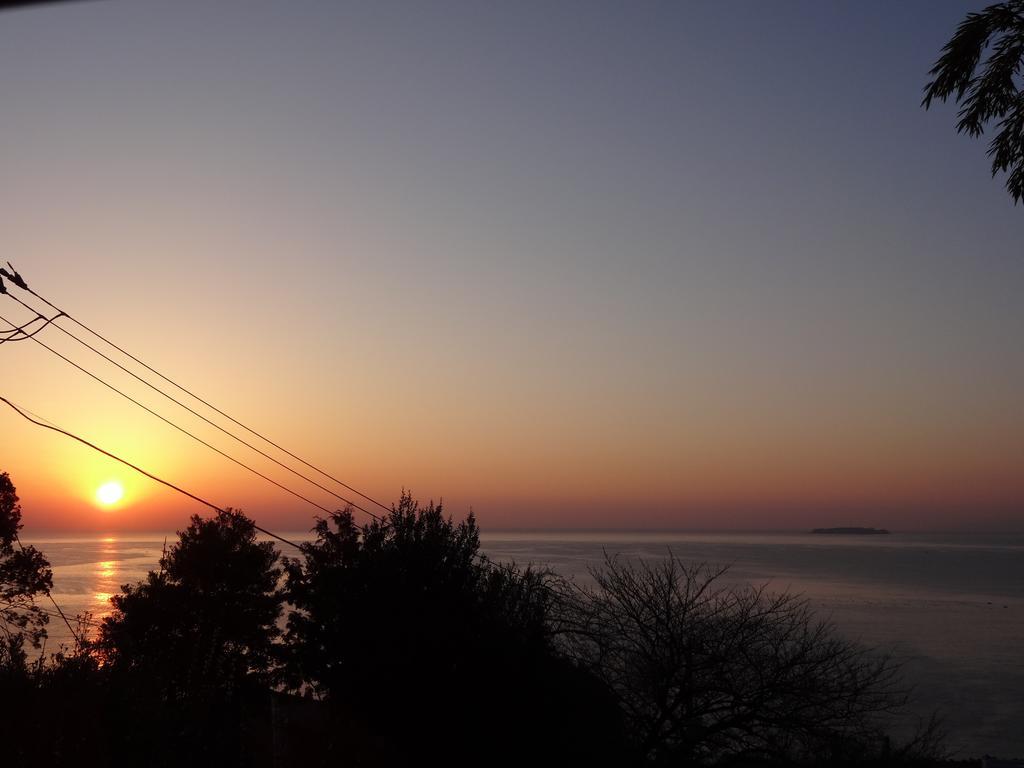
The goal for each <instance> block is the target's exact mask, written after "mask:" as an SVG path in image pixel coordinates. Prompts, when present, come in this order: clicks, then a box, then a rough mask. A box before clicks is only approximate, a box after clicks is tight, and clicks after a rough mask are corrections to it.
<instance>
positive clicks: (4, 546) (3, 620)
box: [0, 472, 53, 668]
mask: <svg viewBox="0 0 1024 768" xmlns="http://www.w3.org/2000/svg"><path fill="white" fill-rule="evenodd" d="M21 527H22V526H21V506H20V505H19V504H18V494H17V491H16V489H15V487H14V483H12V482H11V478H10V476H9V475H8V474H7V473H6V472H3V473H0V668H11V667H19V666H24V664H25V662H26V655H25V643H26V642H27V643H28V645H29V646H30V647H32V648H38V647H39V644H40V641H41V640H42V639H43V638H44V637H45V636H46V623H47V618H48V617H47V615H46V613H45V612H44V611H43V610H42V609H41V608H40V607H39V606H38V605H37V604H36V598H37V597H39V596H41V595H45V594H47V592H48V591H49V589H50V588H51V587H52V586H53V573H52V571H51V570H50V564H49V563H48V562H47V560H46V558H45V557H43V554H42V553H41V552H39V551H38V550H36V548H35V547H32V546H28V547H22V546H21V542H20V541H19V539H18V531H20V530H21Z"/></svg>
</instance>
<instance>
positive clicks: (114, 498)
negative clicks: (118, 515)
mask: <svg viewBox="0 0 1024 768" xmlns="http://www.w3.org/2000/svg"><path fill="white" fill-rule="evenodd" d="M122 496H124V486H123V485H121V484H120V483H119V482H117V481H116V480H112V481H110V482H109V483H104V484H103V485H101V486H100V487H99V488H97V489H96V501H98V502H99V503H100V504H102V505H103V506H105V507H109V506H111V505H112V504H117V502H119V501H120V500H121V497H122Z"/></svg>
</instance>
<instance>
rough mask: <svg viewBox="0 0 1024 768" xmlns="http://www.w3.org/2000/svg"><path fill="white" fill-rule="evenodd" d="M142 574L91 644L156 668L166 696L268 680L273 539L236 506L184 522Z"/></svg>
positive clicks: (274, 609) (109, 657) (119, 662)
mask: <svg viewBox="0 0 1024 768" xmlns="http://www.w3.org/2000/svg"><path fill="white" fill-rule="evenodd" d="M178 536H179V540H178V542H177V543H176V544H174V546H172V547H171V548H170V550H169V551H168V552H167V553H166V554H165V555H164V556H163V557H162V558H161V560H160V570H159V571H150V573H149V575H148V576H147V578H146V580H145V581H143V582H140V583H138V584H135V585H131V584H126V585H125V586H124V587H122V589H123V590H124V591H123V593H122V594H120V595H116V596H115V597H113V598H112V599H111V602H112V603H113V606H114V612H113V614H112V615H111V616H109V617H108V618H106V619H104V620H103V623H102V625H101V627H100V632H99V638H98V639H97V642H96V647H97V649H98V650H99V651H100V652H101V653H102V655H103V656H104V658H105V660H106V662H107V663H109V664H110V665H112V666H113V667H115V668H128V669H131V668H141V669H145V670H146V672H147V674H151V675H155V676H156V678H157V679H159V680H160V681H161V682H162V684H163V685H165V686H166V693H167V695H168V696H170V697H174V696H178V695H181V694H182V693H184V692H186V691H188V690H190V689H192V688H193V687H196V686H206V685H218V686H223V685H232V684H235V683H237V682H239V681H241V680H243V679H245V678H247V677H249V676H252V675H256V676H259V677H261V678H264V679H266V678H267V676H268V675H269V673H270V671H271V666H272V656H273V645H274V640H275V638H277V637H278V635H279V634H280V630H279V629H278V627H277V623H276V622H277V619H278V617H279V616H280V614H281V594H280V592H279V591H278V580H279V578H280V576H281V569H280V568H278V567H277V562H278V559H279V555H278V553H277V551H276V550H275V548H274V546H273V544H271V543H269V542H258V541H257V540H256V529H255V528H254V526H253V522H252V520H250V519H249V518H247V517H245V515H243V514H241V513H240V512H237V511H232V510H228V511H226V512H220V513H218V514H217V515H216V517H213V518H210V519H203V518H201V517H199V516H198V515H197V516H193V518H192V521H191V523H190V525H189V526H188V528H186V529H185V530H184V531H180V532H179V534H178Z"/></svg>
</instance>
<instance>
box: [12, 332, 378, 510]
mask: <svg viewBox="0 0 1024 768" xmlns="http://www.w3.org/2000/svg"><path fill="white" fill-rule="evenodd" d="M0 320H2V321H3V322H5V323H7V324H8V325H11V321H10V320H8V319H7V318H5V317H4V316H3V315H0ZM32 341H34V342H35V343H36V344H38V345H40V346H41V347H43V348H44V349H47V350H49V351H50V352H52V353H53V354H54V355H56V356H57V357H59V358H60V359H61V360H63V361H64V362H66V363H68V364H69V365H71V366H74V367H75V368H77V369H78V370H80V371H81V372H82V373H84V374H85V375H87V376H89V377H90V378H91V379H94V380H95V381H98V382H99V383H100V384H102V385H103V386H105V387H106V388H107V389H109V390H111V391H112V392H116V393H117V394H119V395H120V396H121V397H123V398H124V399H125V400H128V401H129V402H131V403H133V404H135V405H137V406H138V407H139V408H141V409H142V410H144V411H146V412H147V413H149V414H151V415H153V416H156V418H158V419H160V421H162V422H164V423H165V424H168V425H169V426H172V427H174V428H175V429H176V430H178V431H179V432H181V433H182V434H184V435H188V436H189V437H191V438H192V439H193V440H195V441H196V442H197V443H199V444H200V445H204V446H206V447H207V448H209V449H210V450H211V451H213V452H214V453H217V454H219V455H221V456H223V457H224V458H225V459H227V460H228V461H231V462H234V463H235V464H237V465H238V466H240V467H243V468H244V469H247V470H249V471H250V472H252V473H253V474H254V475H256V476H257V477H260V478H263V479H264V480H266V481H267V482H268V483H270V484H271V485H275V486H277V487H278V488H280V489H281V490H282V491H286V492H287V493H290V494H291V495H292V496H294V497H296V498H297V499H301V500H302V501H304V502H306V503H307V504H311V505H312V506H314V507H316V508H317V509H319V510H322V511H323V512H326V513H327V514H331V510H330V509H328V508H327V507H325V506H323V505H322V504H318V503H317V502H315V501H313V500H312V499H310V498H308V497H307V496H303V495H302V494H301V493H299V492H298V491H293V490H292V489H291V488H289V487H288V486H286V485H282V484H281V483H279V482H277V481H276V480H274V479H273V478H271V477H268V476H267V475H265V474H263V473H262V472H260V471H259V470H258V469H254V468H253V467H250V466H249V465H248V464H246V463H245V462H243V461H241V460H240V459H236V458H235V457H234V456H232V455H230V454H228V453H225V452H224V451H222V450H221V449H220V448H217V447H216V446H214V445H212V444H210V443H208V442H206V441H205V440H203V438H201V437H199V436H198V435H196V434H193V433H192V432H189V431H188V430H187V429H185V428H184V427H181V426H178V425H177V424H175V423H174V422H173V421H171V420H170V419H168V418H167V417H165V416H162V415H160V414H159V413H157V412H156V411H154V410H153V409H152V408H150V407H149V406H147V405H144V404H143V403H141V402H139V401H138V400H136V399H135V398H134V397H132V396H131V395H129V394H127V393H126V392H123V391H122V390H120V389H118V388H117V387H115V386H114V385H113V384H110V383H108V382H106V381H104V380H103V379H102V378H100V377H99V376H97V375H96V374H94V373H93V372H92V371H89V370H87V369H86V368H83V367H82V366H80V365H79V364H78V363H76V362H75V361H74V360H72V359H71V358H68V357H65V356H64V355H62V354H61V353H60V352H58V351H57V350H55V349H54V348H53V347H51V346H48V345H47V344H45V343H43V342H41V341H39V339H36V338H33V339H32ZM342 501H345V502H346V503H348V504H351V502H349V501H348V500H347V499H342ZM352 506H354V507H356V505H355V504H352ZM357 508H358V509H362V507H357ZM363 511H364V512H366V510H363ZM367 514H372V513H370V512H367Z"/></svg>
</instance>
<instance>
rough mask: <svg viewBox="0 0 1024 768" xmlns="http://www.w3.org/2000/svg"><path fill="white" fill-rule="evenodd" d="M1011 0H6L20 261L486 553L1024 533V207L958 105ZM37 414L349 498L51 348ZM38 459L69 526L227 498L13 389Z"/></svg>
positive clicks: (127, 342)
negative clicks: (45, 2)
mask: <svg viewBox="0 0 1024 768" xmlns="http://www.w3.org/2000/svg"><path fill="white" fill-rule="evenodd" d="M981 5H982V4H980V3H973V4H972V3H969V2H963V1H958V2H951V1H941V2H940V1H938V0H927V2H904V3H899V4H894V3H888V2H856V3H853V2H850V3H818V2H779V3H756V2H748V3H739V4H737V3H729V4H724V3H710V2H708V3H705V2H676V3H667V2H638V3H602V2H593V1H588V2H556V3H550V2H546V3H540V2H516V3H503V4H498V3H473V2H465V3H454V2H453V3H447V2H430V3H402V2H394V3H393V2H386V1H383V2H382V1H380V0H374V2H288V3H282V2H263V1H254V0H246V2H219V3H201V2H176V3H152V2H117V1H116V0H104V1H101V2H86V3H72V4H57V5H50V6H42V7H37V8H29V9H21V10H15V11H7V12H4V13H0V100H2V101H0V103H2V104H3V105H4V107H3V112H2V124H3V129H2V130H0V178H2V179H3V183H2V184H0V232H2V233H3V239H2V241H0V242H2V254H0V255H2V257H3V258H2V259H0V260H7V259H10V261H11V262H13V263H14V265H15V266H16V267H17V268H18V270H19V271H20V272H21V273H22V274H23V275H24V277H25V278H26V280H28V282H29V284H30V286H31V287H32V288H33V289H35V290H36V291H37V292H38V293H39V294H41V295H42V296H45V297H46V298H48V299H49V300H50V301H52V302H54V303H55V304H56V305H58V306H60V307H61V308H63V309H65V310H66V311H68V312H69V313H70V314H72V315H73V316H75V317H76V318H77V319H79V320H82V321H83V322H84V323H86V324H87V325H88V326H89V327H91V328H93V329H96V330H98V331H100V332H101V333H103V334H104V335H105V336H107V337H108V338H110V339H111V340H113V341H115V342H116V343H117V344H118V345H120V346H122V347H124V348H125V349H127V350H129V351H131V352H132V353H134V354H135V355H136V356H138V357H140V358H141V359H143V360H144V361H146V362H147V363H149V364H150V365H152V366H153V367H155V368H157V369H158V370H160V371H161V372H163V373H166V374H168V375H169V376H170V377H171V378H173V379H174V380H175V381H177V382H180V383H183V384H185V385H186V386H187V387H189V388H190V389H192V390H193V391H194V392H196V393H198V394H200V395H201V396H203V397H204V398H205V399H207V400H209V401H210V402H212V403H214V404H215V405H217V406H219V407H220V408H221V409H223V410H224V411H226V412H227V413H229V414H231V415H232V416H233V417H235V418H237V419H239V420H240V421H242V422H244V423H246V424H248V425H250V426H252V427H254V428H256V429H257V430H258V431H260V432H261V433H263V434H265V435H267V436H269V437H271V438H272V439H274V440H275V441H276V442H278V443H280V444H281V445H283V446H285V447H286V448H288V449H290V450H292V451H293V452H295V453H296V454H298V455H300V456H302V457H303V458H305V459H306V460H308V461H310V462H311V463H313V464H315V465H317V466H319V467H322V468H324V469H327V470H329V471H330V472H331V474H333V475H335V476H336V477H338V478H340V479H342V480H344V481H345V482H346V483H348V484H349V485H351V486H353V487H355V488H358V489H359V490H361V491H363V492H365V493H367V494H369V495H370V496H373V497H375V498H378V499H380V500H384V501H385V503H390V502H391V501H393V500H396V499H397V498H398V496H399V494H400V493H401V492H402V489H403V488H404V489H408V490H409V491H410V492H411V493H412V494H413V495H414V496H415V497H417V498H419V499H421V500H423V501H427V500H430V499H433V500H441V499H443V501H444V504H445V507H446V509H447V510H448V511H449V512H450V513H452V514H453V515H455V516H456V517H461V516H463V515H465V514H466V513H467V512H468V511H469V510H470V509H472V510H473V511H474V513H475V514H476V515H477V517H478V519H479V521H480V523H481V525H482V526H483V527H484V529H485V530H488V529H492V530H493V529H538V528H544V529H572V528H590V529H604V528H607V529H632V528H639V529H686V530H708V529H721V530H725V529H746V530H775V529H800V528H806V527H808V526H819V525H844V524H845V525H881V526H885V527H889V528H894V529H900V530H909V529H919V530H1008V529H1013V530H1020V529H1022V528H1024V397H1022V395H1021V393H1022V392H1024V343H1022V342H1021V329H1022V328H1024V302H1022V301H1021V296H1022V295H1024V253H1022V252H1021V245H1020V244H1021V242H1022V240H1024V238H1022V235H1024V219H1022V215H1021V212H1020V210H1019V209H1015V208H1014V206H1013V203H1012V201H1011V199H1010V198H1009V196H1008V195H1007V193H1006V192H1005V190H1004V188H1003V186H1002V180H1001V179H995V180H993V179H992V178H991V177H990V174H989V170H988V162H987V158H986V156H985V144H984V142H981V141H976V140H971V139H968V138H966V137H961V136H958V135H956V132H955V130H954V125H953V122H954V110H953V108H952V107H951V106H949V107H940V108H938V109H936V108H933V109H932V110H931V111H930V112H926V111H924V110H923V109H922V108H921V107H920V101H921V93H922V88H923V86H924V84H925V83H926V82H927V71H928V69H929V68H930V67H931V65H932V63H933V62H934V60H935V58H936V57H937V54H938V52H939V50H940V48H941V47H942V45H943V43H944V42H945V41H946V39H948V37H949V36H950V35H951V33H952V32H953V30H954V29H955V26H956V24H957V23H958V22H959V20H960V19H961V18H962V17H963V15H964V14H965V13H966V12H967V11H968V10H971V9H974V8H978V7H980V6H981ZM22 298H24V295H23V294H22ZM37 303H38V302H37ZM0 316H2V317H4V318H8V319H11V320H15V319H17V320H16V322H18V323H21V322H24V321H25V320H27V319H29V318H31V317H32V315H31V314H29V313H28V312H27V311H25V310H24V309H22V308H21V307H19V306H18V305H16V304H14V303H13V302H12V301H11V300H10V299H9V298H6V297H0ZM61 323H62V324H63V325H64V327H66V328H68V329H69V330H72V331H76V330H77V331H78V332H80V333H84V332H82V331H81V329H76V327H75V326H74V325H72V324H70V323H69V321H67V320H62V321H61ZM7 327H8V326H6V325H4V324H3V323H0V328H7ZM38 339H39V340H40V341H45V342H46V343H47V344H49V345H51V346H52V347H53V348H54V349H56V350H58V351H60V352H61V353H62V354H65V355H67V356H68V357H70V358H72V359H73V360H75V361H76V362H78V363H79V364H80V365H82V366H83V367H87V368H88V369H89V370H91V371H92V372H94V373H96V374H97V375H99V376H101V377H102V378H103V379H105V380H106V381H108V382H110V383H111V384H113V385H114V386H117V387H118V388H122V389H124V391H126V392H127V393H129V394H131V395H132V396H133V397H135V398H137V399H139V400H140V401H142V402H144V403H145V404H147V405H148V406H149V407H151V408H152V409H153V410H157V411H158V412H160V413H161V414H162V415H165V416H166V417H167V418H169V419H171V420H172V421H174V422H175V423H178V424H179V425H181V426H183V427H185V428H187V429H188V430H190V431H193V432H194V433H195V434H196V435H197V436H199V437H202V438H203V439H204V440H207V441H208V442H210V443H212V444H214V445H215V446H216V447H218V448H219V449H220V450H222V451H224V452H225V453H229V454H231V455H232V456H234V457H236V458H239V459H240V460H242V461H244V462H245V463H247V464H251V466H252V467H253V468H255V469H257V470H258V471H260V472H262V473H264V474H267V475H268V476H270V477H271V478H272V479H275V480H276V481H277V482H279V483H281V484H282V485H286V486H288V487H290V488H291V489H292V490H294V491H297V492H299V493H301V494H302V495H305V496H308V497H309V498H310V499H311V500H312V501H315V502H316V503H317V504H319V505H321V506H322V507H325V508H328V509H334V508H336V507H338V506H341V505H342V502H341V501H339V500H338V499H337V498H335V497H334V496H331V495H329V494H326V493H324V492H323V491H321V490H320V489H318V488H316V487H315V486H311V485H309V484H308V483H306V482H305V481H304V480H302V479H301V478H298V477H296V476H295V475H292V474H289V473H288V472H286V471H285V470H283V469H281V468H280V467H278V466H276V465H274V464H272V463H270V462H268V461H266V460H265V459H263V458H262V457H260V456H258V455H257V454H254V453H253V452H252V451H250V450H249V449H248V448H246V447H245V446H243V445H240V444H239V443H237V442H234V441H233V440H232V439H231V438H230V437H228V436H226V435H225V434H223V433H221V432H219V431H217V430H216V429H214V428H213V427H210V426H209V425H208V424H204V423H203V422H201V421H199V420H197V419H195V418H194V417H192V416H191V415H190V414H188V413H187V412H185V411H183V410H181V409H180V408H178V406H176V405H174V404H173V403H170V402H169V401H167V400H165V399H163V398H162V397H161V396H160V395H159V394H157V393H155V392H153V391H152V390H148V389H147V388H146V387H144V386H143V385H141V384H140V383H139V382H138V381H136V380H134V379H132V378H131V377H129V376H127V375H125V374H123V373H122V372H121V371H119V370H117V369H116V368H113V367H112V366H110V365H109V364H107V363H106V362H105V361H103V360H102V359H100V358H97V357H96V356H95V355H93V354H92V353H91V352H89V351H88V350H85V349H84V348H82V347H81V346H79V345H78V344H77V343H76V342H75V341H73V340H72V339H70V338H68V337H67V336H64V335H63V334H62V333H61V332H60V331H58V330H56V329H54V328H52V327H51V328H48V329H46V330H45V331H43V332H42V333H41V334H40V335H39V336H38ZM95 341H96V340H95V339H93V342H95ZM104 349H106V351H107V352H108V354H114V352H113V350H110V349H109V348H104ZM118 359H119V360H122V362H125V363H127V361H124V360H123V359H122V358H118ZM142 373H144V371H142ZM175 394H177V395H178V396H181V393H175ZM0 395H3V396H5V397H7V398H9V399H10V400H12V401H13V402H15V403H17V404H19V405H21V406H24V407H25V408H27V409H29V410H31V411H32V412H34V413H36V414H39V415H40V416H43V417H44V418H45V419H47V420H50V421H52V422H53V423H55V424H58V425H59V426H61V427H63V428H64V429H67V430H70V431H73V432H74V433H76V434H78V435H80V436H82V437H85V438H86V439H89V440H91V441H93V442H95V443H96V444H97V445H99V446H101V447H103V448H105V449H107V450H110V451H113V452H115V453H117V454H119V455H122V456H124V457H125V458H128V459H130V460H131V461H133V462H135V463H137V464H138V465H140V466H141V467H143V468H145V469H147V470H149V471H151V472H153V473H155V474H158V475H160V476H161V477H165V478H166V479H168V480H170V481H172V482H174V483H177V484H179V485H180V486H182V487H184V488H186V489H188V490H189V491H190V492H192V493H195V494H196V495H199V496H201V497H203V498H205V499H208V500H210V501H212V502H213V503H215V504H217V505H219V506H228V505H230V506H233V507H238V508H242V509H244V510H245V511H246V512H248V513H249V514H251V515H253V516H254V517H255V518H256V519H257V521H258V522H260V523H261V524H263V525H266V526H273V527H275V528H277V529H280V530H291V531H294V530H305V529H308V527H309V526H310V525H311V524H312V517H313V515H315V514H323V512H322V511H321V510H320V509H318V508H317V507H315V506H312V505H310V504H307V503H306V502H304V501H301V500H299V499H297V498H296V497H294V496H291V495H289V494H288V493H286V492H285V491H282V490H281V489H279V488H276V487H274V486H272V485H270V484H268V483H266V482H265V481H263V480H262V479H260V478H259V477H256V476H254V475H253V474H251V473H249V472H248V471H246V470H245V469H243V468H241V467H239V466H237V465H235V464H233V463H231V462H230V461H228V460H227V459H224V458H223V457H222V456H219V455H217V454H215V453H212V452H211V451H209V450H208V449H206V448H205V447H203V446H202V445H199V444H197V443H196V442H194V441H192V440H191V439H190V438H188V437H187V436H185V435H184V434H182V433H180V432H176V431H175V430H174V429H173V428H171V427H169V426H168V425H166V424H165V423H162V422H161V421H159V420H158V419H156V418H154V417H153V416H151V415H150V414H148V413H146V412H144V411H141V410H140V409H138V408H137V407H135V406H134V405H132V404H131V403H128V402H127V401H124V400H123V399H121V398H120V397H119V396H118V395H116V394H115V393H113V392H112V391H110V390H109V389H106V388H105V387H104V386H103V385H102V384H99V383H97V382H96V381H94V380H92V379H90V378H89V377H88V376H86V375H84V374H81V373H80V372H79V371H77V370H74V369H73V368H71V367H70V366H69V365H68V364H67V363H65V362H63V361H61V360H60V359H58V358H56V357H55V356H54V355H52V354H51V353H50V352H48V351H47V350H45V349H44V348H42V347H41V346H39V345H36V344H34V343H33V342H30V341H25V342H21V343H8V344H4V345H3V346H0ZM189 402H192V401H189ZM2 405H3V404H2V403H0V406H2ZM203 413H204V415H205V414H207V413H208V412H206V411H203ZM211 418H213V415H212V414H211ZM214 420H217V421H218V423H222V424H224V425H225V426H231V427H232V428H233V425H231V424H230V423H229V422H223V420H221V419H219V417H217V418H216V419H214ZM248 439H250V440H252V439H253V438H252V436H251V435H250V436H248ZM260 445H264V444H260ZM264 447H265V448H266V446H265V445H264ZM268 450H269V449H268ZM276 455H277V454H275V456H276ZM299 469H300V470H301V471H303V473H306V474H308V473H309V472H310V471H309V470H307V469H305V468H303V467H301V466H300V467H299ZM0 470H5V471H8V472H9V473H10V474H11V477H12V479H13V480H14V482H15V484H16V485H17V487H18V491H19V495H20V496H21V499H22V506H23V515H24V523H25V524H26V527H27V528H28V529H30V530H32V529H47V530H58V531H115V530H167V529H173V528H176V527H177V528H180V527H183V526H184V524H185V523H186V521H187V517H188V515H190V514H196V513H204V512H206V511H207V510H206V509H205V508H203V507H202V506H200V505H198V504H196V503H194V502H192V501H190V500H188V499H185V498H183V497H181V496H178V495H176V494H175V493H173V492H172V491H169V490H167V489H165V488H162V487H160V486H158V485H156V484H154V483H153V482H151V481H149V480H147V479H145V478H143V477H141V476H138V475H136V474H134V473H133V472H132V471H131V470H128V469H127V468H125V467H123V466H119V465H117V464H116V463H114V462H112V461H111V460H109V459H105V458H103V457H101V456H99V455H98V454H95V453H94V452H92V451H90V450H89V449H87V448H85V447H83V446H80V445H78V444H75V443H73V442H72V441H70V440H68V439H67V438H65V437H62V436H59V435H57V434H55V433H53V432H49V431H46V430H44V429H41V428H39V427H36V426H32V425H31V424H29V423H28V422H26V421H24V420H23V419H21V417H19V416H18V415H17V414H15V413H14V412H13V411H10V410H9V409H7V408H6V407H5V406H4V412H2V413H0ZM319 479H320V480H321V482H324V483H327V482H328V481H326V480H323V478H319ZM107 482H116V483H120V484H121V485H122V486H123V487H124V491H125V493H124V497H123V499H122V500H121V501H120V502H118V503H116V504H114V505H111V506H106V507H105V506H103V505H102V504H99V503H98V502H97V500H96V498H95V492H96V489H97V488H98V487H99V486H101V485H102V484H104V483H107ZM328 484H329V483H328ZM331 487H332V489H337V491H338V492H339V493H340V495H343V496H351V494H349V493H348V492H347V491H345V490H344V489H340V488H338V487H337V486H331Z"/></svg>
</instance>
